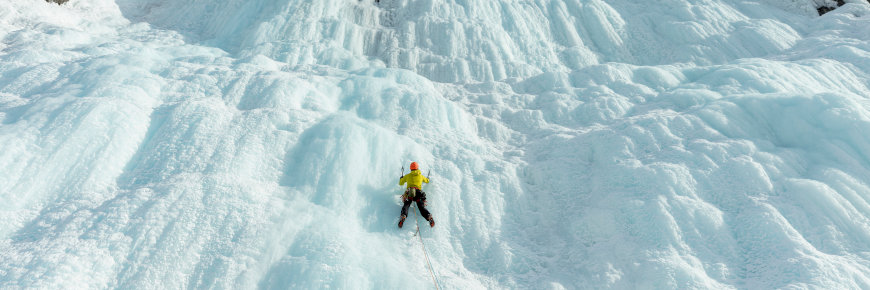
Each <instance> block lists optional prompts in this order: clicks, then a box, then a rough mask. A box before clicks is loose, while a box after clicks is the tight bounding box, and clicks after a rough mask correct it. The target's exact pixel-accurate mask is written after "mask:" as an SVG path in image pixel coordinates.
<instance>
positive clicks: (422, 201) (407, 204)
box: [402, 190, 431, 220]
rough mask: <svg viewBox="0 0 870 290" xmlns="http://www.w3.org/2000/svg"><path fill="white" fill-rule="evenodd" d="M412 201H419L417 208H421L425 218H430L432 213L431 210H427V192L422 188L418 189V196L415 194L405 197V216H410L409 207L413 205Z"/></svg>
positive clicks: (403, 212) (403, 211) (403, 210)
mask: <svg viewBox="0 0 870 290" xmlns="http://www.w3.org/2000/svg"><path fill="white" fill-rule="evenodd" d="M411 202H417V209H419V210H420V215H422V216H423V218H425V219H427V220H428V219H429V215H431V213H429V211H428V210H426V193H425V192H423V191H422V190H417V194H416V196H414V197H413V198H408V199H405V200H404V205H402V215H403V216H408V208H409V207H411Z"/></svg>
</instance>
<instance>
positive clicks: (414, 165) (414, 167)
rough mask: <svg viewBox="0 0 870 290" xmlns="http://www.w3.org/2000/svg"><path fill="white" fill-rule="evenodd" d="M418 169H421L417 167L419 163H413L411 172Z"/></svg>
mask: <svg viewBox="0 0 870 290" xmlns="http://www.w3.org/2000/svg"><path fill="white" fill-rule="evenodd" d="M417 168H420V166H419V165H417V162H411V170H417Z"/></svg>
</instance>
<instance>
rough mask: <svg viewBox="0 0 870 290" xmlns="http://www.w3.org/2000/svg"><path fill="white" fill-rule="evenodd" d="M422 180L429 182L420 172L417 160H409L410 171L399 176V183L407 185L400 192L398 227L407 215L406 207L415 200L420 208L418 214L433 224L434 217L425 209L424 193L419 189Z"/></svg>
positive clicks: (431, 225) (430, 224) (432, 225)
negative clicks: (400, 207)
mask: <svg viewBox="0 0 870 290" xmlns="http://www.w3.org/2000/svg"><path fill="white" fill-rule="evenodd" d="M423 182H425V183H429V178H426V176H423V173H421V172H420V166H419V165H418V164H417V162H411V173H408V174H405V176H402V178H399V185H404V184H406V183H407V184H408V187H407V188H406V189H405V194H402V202H403V203H404V205H402V216H401V217H400V218H399V227H400V228H401V227H402V224H404V223H405V218H406V217H408V207H410V206H411V202H417V208H418V209H420V215H422V216H423V217H425V218H426V220H427V221H429V226H430V227H434V226H435V219H433V218H432V214H431V213H429V211H428V210H426V207H425V205H426V193H425V192H423V191H422V190H420V188H422V187H423Z"/></svg>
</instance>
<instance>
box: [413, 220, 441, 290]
mask: <svg viewBox="0 0 870 290" xmlns="http://www.w3.org/2000/svg"><path fill="white" fill-rule="evenodd" d="M412 206H413V205H412ZM411 211H413V212H414V224H415V225H417V232H416V233H415V234H416V235H417V237H419V238H420V248H422V249H423V256H425V257H426V265H428V266H429V274H430V275H431V276H432V282H433V283H435V289H437V290H441V287H440V286H439V285H438V279H436V278H435V270H433V269H432V262H430V261H429V254H428V253H426V245H424V244H423V236H422V235H420V221H419V219H418V218H417V210H416V209H415V208H413V207H412V208H411Z"/></svg>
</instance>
